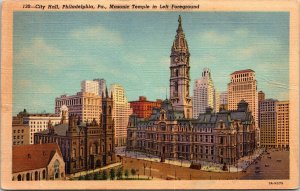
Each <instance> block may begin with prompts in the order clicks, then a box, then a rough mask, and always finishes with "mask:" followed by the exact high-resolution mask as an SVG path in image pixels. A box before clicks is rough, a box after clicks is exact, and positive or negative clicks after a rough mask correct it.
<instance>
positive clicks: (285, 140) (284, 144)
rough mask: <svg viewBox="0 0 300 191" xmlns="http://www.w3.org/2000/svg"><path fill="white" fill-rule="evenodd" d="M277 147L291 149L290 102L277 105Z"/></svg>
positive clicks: (280, 102)
mask: <svg viewBox="0 0 300 191" xmlns="http://www.w3.org/2000/svg"><path fill="white" fill-rule="evenodd" d="M276 125H277V128H276V147H280V148H288V147H289V101H278V102H277V103H276Z"/></svg>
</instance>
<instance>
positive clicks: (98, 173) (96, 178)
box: [94, 172, 101, 180]
mask: <svg viewBox="0 0 300 191" xmlns="http://www.w3.org/2000/svg"><path fill="white" fill-rule="evenodd" d="M94 180H101V175H100V172H96V173H95V174H94Z"/></svg>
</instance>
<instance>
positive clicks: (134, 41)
mask: <svg viewBox="0 0 300 191" xmlns="http://www.w3.org/2000/svg"><path fill="white" fill-rule="evenodd" d="M179 14H180V15H181V16H182V25H183V30H184V32H185V36H186V39H187V42H188V45H189V50H190V53H191V56H190V66H191V70H190V74H191V75H190V76H191V88H190V93H191V95H192V90H193V86H194V81H195V80H196V79H198V78H200V76H201V73H202V70H203V68H205V67H208V68H209V69H210V70H211V73H212V78H213V81H214V84H215V87H216V89H217V91H219V92H221V91H225V90H226V89H227V84H228V83H229V81H230V78H229V75H230V74H231V73H232V72H234V71H236V70H243V69H252V70H254V71H255V72H256V79H257V84H258V91H259V90H262V91H264V92H265V94H266V98H275V99H278V100H288V91H289V13H288V12H181V13H179V12H15V13H14V30H13V39H14V40H13V67H14V70H13V114H14V115H15V114H16V113H18V112H19V111H22V110H23V109H24V108H26V109H27V111H29V112H31V113H36V112H50V113H53V112H54V103H55V98H56V97H59V96H60V95H62V94H68V95H73V94H75V93H76V92H78V91H80V82H81V81H82V80H92V79H95V78H104V79H106V81H107V84H108V85H110V84H113V83H117V84H121V85H122V86H123V87H124V88H125V91H126V96H127V98H128V100H129V101H132V100H137V99H138V97H139V96H141V95H144V96H146V97H147V98H148V99H149V100H155V99H165V98H166V88H167V92H169V76H170V72H169V66H170V53H171V46H172V43H173V41H174V38H175V35H176V29H177V26H178V15H179Z"/></svg>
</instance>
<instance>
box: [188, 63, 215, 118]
mask: <svg viewBox="0 0 300 191" xmlns="http://www.w3.org/2000/svg"><path fill="white" fill-rule="evenodd" d="M218 100H219V98H218V97H217V92H216V90H215V87H214V83H213V80H212V77H211V72H210V70H209V69H208V68H204V69H203V72H202V76H201V78H200V79H198V80H196V81H195V87H194V95H193V117H194V118H197V117H198V115H199V114H200V113H205V110H206V108H207V107H211V108H213V109H214V111H215V112H218V111H219V106H218V105H219V104H218Z"/></svg>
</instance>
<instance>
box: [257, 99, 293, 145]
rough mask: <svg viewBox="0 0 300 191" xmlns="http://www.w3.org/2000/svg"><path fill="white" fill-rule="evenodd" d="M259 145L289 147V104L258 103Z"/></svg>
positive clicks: (274, 102) (267, 100)
mask: <svg viewBox="0 0 300 191" xmlns="http://www.w3.org/2000/svg"><path fill="white" fill-rule="evenodd" d="M259 125H260V140H261V141H260V143H261V146H263V147H279V148H288V147H289V102H288V101H278V100H275V99H265V100H263V101H260V102H259Z"/></svg>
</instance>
